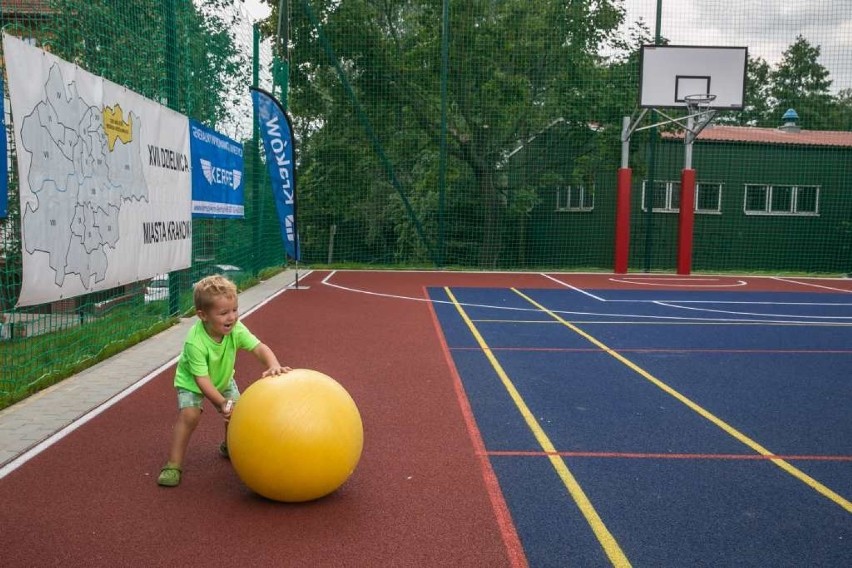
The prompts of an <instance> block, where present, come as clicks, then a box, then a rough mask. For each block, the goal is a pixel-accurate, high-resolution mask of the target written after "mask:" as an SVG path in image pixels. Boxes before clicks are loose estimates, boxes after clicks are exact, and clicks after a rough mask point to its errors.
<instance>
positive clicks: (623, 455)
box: [485, 450, 852, 462]
mask: <svg viewBox="0 0 852 568" xmlns="http://www.w3.org/2000/svg"><path fill="white" fill-rule="evenodd" d="M485 453H486V455H488V456H494V457H533V458H538V457H547V456H549V455H551V454H550V453H548V452H539V451H530V450H488V451H486V452H485ZM555 454H556V455H559V456H563V457H568V458H607V459H611V458H614V459H660V460H720V461H758V462H761V461H763V462H765V461H771V460H773V459H775V458H779V459H783V460H787V461H821V462H852V455H850V456H846V455H805V454H802V455H799V454H789V455H787V454H785V455H782V454H773V455H772V456H765V455H762V454H702V453H671V454H669V453H663V452H593V451H572V450H557V451H556V452H555Z"/></svg>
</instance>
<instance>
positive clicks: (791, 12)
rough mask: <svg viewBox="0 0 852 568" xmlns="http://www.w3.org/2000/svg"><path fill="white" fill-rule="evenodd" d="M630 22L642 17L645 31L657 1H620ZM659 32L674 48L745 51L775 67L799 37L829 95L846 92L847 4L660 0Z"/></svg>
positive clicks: (851, 42)
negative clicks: (825, 77)
mask: <svg viewBox="0 0 852 568" xmlns="http://www.w3.org/2000/svg"><path fill="white" fill-rule="evenodd" d="M624 6H625V7H626V8H627V16H628V20H629V21H630V22H633V21H635V20H636V19H638V18H639V17H642V18H644V20H645V22H646V23H647V24H648V27H649V29H650V30H651V33H652V34H653V32H654V25H655V23H656V7H657V0H624ZM662 7H663V9H662V12H663V17H662V22H661V24H662V25H661V34H662V36H663V37H665V38H668V39H669V41H670V42H671V43H672V44H674V45H702V46H711V45H726V46H738V47H748V49H749V55H750V56H752V57H756V56H759V57H763V58H764V59H765V60H766V61H767V62H768V63H769V64H770V65H775V64H777V63H778V62H779V61H780V60H781V57H782V54H783V52H784V50H786V49H787V48H788V47H789V46H790V44H792V43H793V42H794V41H795V40H796V36H798V35H802V36H804V37H805V38H806V39H807V40H808V41H809V42H810V43H811V45H813V46H819V47H820V49H821V54H820V59H819V62H820V63H821V64H822V65H824V66H825V67H826V68H827V69H828V70H829V71H830V72H831V79H832V80H833V81H834V83H833V84H832V91H834V92H837V91H838V90H840V89H844V88H847V89H848V88H852V0H662Z"/></svg>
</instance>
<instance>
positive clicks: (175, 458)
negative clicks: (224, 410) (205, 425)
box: [169, 407, 201, 467]
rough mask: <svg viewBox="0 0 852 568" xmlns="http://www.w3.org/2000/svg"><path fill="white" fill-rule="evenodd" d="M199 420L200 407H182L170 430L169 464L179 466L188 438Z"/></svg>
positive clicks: (187, 444) (184, 453)
mask: <svg viewBox="0 0 852 568" xmlns="http://www.w3.org/2000/svg"><path fill="white" fill-rule="evenodd" d="M200 420H201V409H200V408H193V407H190V408H182V409H181V411H180V414H178V419H177V422H176V423H175V426H174V429H173V430H172V445H171V449H170V450H169V464H170V465H173V466H176V467H180V466H181V464H182V463H183V458H184V456H185V455H186V448H187V447H188V446H189V439H190V437H191V436H192V433H193V432H194V431H195V428H196V426H198V422H199V421H200Z"/></svg>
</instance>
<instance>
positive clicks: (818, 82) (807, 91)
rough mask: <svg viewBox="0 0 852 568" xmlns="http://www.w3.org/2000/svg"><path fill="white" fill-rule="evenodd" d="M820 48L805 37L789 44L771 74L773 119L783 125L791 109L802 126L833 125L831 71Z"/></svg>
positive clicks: (799, 37)
mask: <svg viewBox="0 0 852 568" xmlns="http://www.w3.org/2000/svg"><path fill="white" fill-rule="evenodd" d="M820 51H821V50H820V47H819V46H814V45H811V43H810V42H809V41H808V40H807V39H805V38H804V37H803V36H801V35H800V36H797V37H796V41H795V42H793V44H792V45H790V47H788V48H787V49H786V50H785V51H784V53H783V57H782V59H781V61H780V62H779V63H778V66H777V67H776V68H775V69H773V70H772V71H771V72H770V74H769V80H770V81H771V87H770V89H769V95H770V96H771V98H772V119H774V120H775V123H776V124H780V120H781V116H782V115H783V113H784V112H785V111H786V110H787V109H788V108H792V109H795V110H796V112H797V113H798V114H799V117H800V118H801V125H802V126H803V127H805V128H808V129H811V130H819V129H829V128H831V124H830V119H829V118H828V117H829V114H830V113H829V111H830V106H831V103H832V96H831V94H830V92H829V89H830V87H831V79H829V71H828V69H826V68H825V67H824V66H823V65H822V64H821V63H820V62H819V56H820Z"/></svg>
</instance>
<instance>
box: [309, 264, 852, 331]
mask: <svg viewBox="0 0 852 568" xmlns="http://www.w3.org/2000/svg"><path fill="white" fill-rule="evenodd" d="M337 272H338V271H337V270H332V271H330V272H329V273H328V274H327V275H326V276H325V278H323V279H322V281H321V283H322V284H323V285H324V286H328V287H330V288H335V289H338V290H342V291H344V292H350V293H356V294H364V295H367V296H374V297H379V298H389V299H393V300H409V301H414V302H430V303H432V304H445V305H452V302H448V301H446V300H437V299H433V298H417V297H414V296H404V295H401V294H390V293H387V292H376V291H373V290H364V289H360V288H353V287H351V286H344V285H342V284H337V283H334V282H331V279H332V277H333V276H334V275H335V274H337ZM353 272H381V271H353ZM419 272H435V271H419ZM474 274H492V273H489V272H475V273H474ZM510 274H514V273H510ZM517 274H537V275H538V276H542V277H544V278H548V279H550V277H549V276H548V275H547V274H545V273H529V272H523V273H517ZM438 287H439V286H435V288H438ZM609 301H619V302H634V303H653V302H654V301H653V300H602V302H609ZM459 304H460V305H463V306H465V307H468V308H484V309H492V310H505V311H514V312H531V313H540V310H536V309H533V308H524V307H515V306H495V305H490V304H472V303H467V302H459ZM554 313H558V314H565V315H572V316H597V317H606V318H612V317H621V318H636V319H646V320H647V319H650V320H660V321H694V322H727V323H730V322H740V323H756V324H761V323H765V324H784V323H801V322H798V321H796V320H793V321H785V320H773V319H736V318H707V317H685V316H659V315H647V314H644V315H643V314H607V313H600V312H576V311H569V310H554ZM723 313H724V312H723ZM763 317H766V318H772V317H775V316H773V315H772V314H767V315H764V316H763ZM799 317H807V316H799ZM847 319H850V320H852V316H849V318H847ZM814 323H817V322H814Z"/></svg>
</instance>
